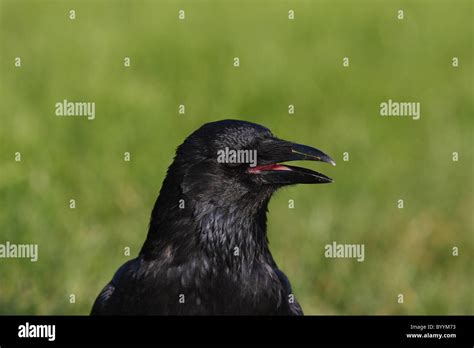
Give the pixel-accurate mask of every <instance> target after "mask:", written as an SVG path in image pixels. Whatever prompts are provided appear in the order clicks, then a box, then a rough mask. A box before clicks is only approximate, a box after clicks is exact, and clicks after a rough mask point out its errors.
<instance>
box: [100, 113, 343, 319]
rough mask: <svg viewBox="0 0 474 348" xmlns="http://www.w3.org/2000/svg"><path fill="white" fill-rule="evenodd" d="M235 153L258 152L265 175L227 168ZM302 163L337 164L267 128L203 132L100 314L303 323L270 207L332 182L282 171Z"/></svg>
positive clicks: (186, 150)
mask: <svg viewBox="0 0 474 348" xmlns="http://www.w3.org/2000/svg"><path fill="white" fill-rule="evenodd" d="M226 148H227V150H235V151H238V150H250V151H252V150H256V154H257V161H256V166H252V164H251V163H250V164H249V163H233V162H236V161H233V160H232V158H228V161H227V162H225V163H221V162H222V161H219V160H218V154H219V151H221V150H222V151H224V150H225V149H226ZM228 153H230V151H229V152H228ZM240 153H241V154H244V153H245V152H242V151H240ZM248 153H249V152H247V154H248ZM241 157H244V156H241ZM247 158H248V157H247ZM233 159H234V160H235V158H233ZM294 160H313V161H322V162H326V163H330V164H332V165H335V163H334V161H333V160H332V159H331V158H330V157H329V156H328V155H326V154H324V153H323V152H321V151H319V150H317V149H314V148H312V147H309V146H305V145H299V144H295V143H292V142H288V141H284V140H280V139H278V138H276V137H275V136H273V134H272V133H271V132H270V130H268V129H267V128H265V127H263V126H260V125H258V124H254V123H250V122H244V121H237V120H224V121H218V122H212V123H207V124H205V125H203V126H202V127H201V128H199V129H198V130H196V131H195V132H194V133H193V134H191V135H190V136H189V137H188V138H187V139H186V140H185V141H184V143H183V144H182V145H180V146H179V147H178V149H177V151H176V156H175V158H174V161H173V163H172V164H171V166H170V167H169V168H168V173H167V175H166V178H165V180H164V182H163V185H162V188H161V191H160V195H159V197H158V199H157V201H156V203H155V206H154V208H153V211H152V214H151V221H150V226H149V230H148V235H147V238H146V240H145V243H144V245H143V247H142V249H141V251H140V254H139V255H138V257H137V258H135V259H133V260H130V261H128V262H126V263H125V264H124V265H122V266H121V267H120V268H119V269H118V271H117V272H116V273H115V275H114V277H113V279H112V280H111V281H110V283H109V284H107V285H106V287H105V288H104V289H103V290H102V292H101V293H100V294H99V296H98V297H97V299H96V301H95V303H94V306H93V308H92V313H91V314H93V315H95V314H158V315H161V314H165V315H166V314H170V315H176V314H177V315H180V314H182V315H302V314H303V312H302V310H301V307H300V305H299V304H298V302H297V301H296V300H295V299H294V296H293V294H292V292H291V287H290V283H289V281H288V278H287V277H286V276H285V274H284V273H283V272H282V271H280V270H279V269H278V266H277V265H276V263H275V261H274V260H273V257H272V254H271V253H270V250H269V248H268V240H267V227H266V225H267V216H266V214H267V206H268V202H269V200H270V198H271V196H272V194H273V193H274V192H275V191H276V190H278V189H279V188H280V187H283V186H287V185H292V184H298V183H304V184H320V183H329V182H332V180H331V179H330V178H328V177H327V176H325V175H323V174H320V173H318V172H315V171H312V170H309V169H305V168H299V167H294V166H289V165H286V164H279V163H280V162H287V161H294Z"/></svg>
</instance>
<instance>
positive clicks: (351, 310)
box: [0, 0, 474, 314]
mask: <svg viewBox="0 0 474 348" xmlns="http://www.w3.org/2000/svg"><path fill="white" fill-rule="evenodd" d="M71 9H74V10H75V11H76V19H75V20H70V19H69V10H71ZM180 9H183V10H185V16H186V18H185V20H179V19H178V11H179V10H180ZM290 9H292V10H294V11H295V19H294V20H289V19H288V11H289V10H290ZM400 9H403V10H404V12H405V13H404V14H405V18H404V19H403V20H399V19H397V11H398V10H400ZM472 17H473V2H472V1H357V2H355V1H329V0H328V1H247V0H245V1H244V0H242V1H225V2H224V1H13V0H0V19H1V23H0V29H1V30H0V39H1V55H0V59H1V61H0V62H1V64H0V69H1V70H0V73H1V86H0V100H1V106H0V111H1V114H0V117H1V127H0V139H1V142H0V144H1V147H0V157H1V164H0V165H1V166H0V170H1V171H0V205H1V209H0V243H5V242H6V241H10V242H11V243H38V244H39V260H38V262H36V263H33V262H30V261H29V260H25V259H0V313H1V314H88V313H89V311H90V308H91V305H92V303H93V301H94V299H95V297H96V296H97V294H98V293H99V291H100V290H101V289H102V287H103V286H104V285H105V284H106V283H107V282H108V281H109V280H110V279H111V277H112V275H113V273H114V272H115V270H116V269H117V268H118V267H119V266H120V265H121V264H122V263H123V262H125V261H126V260H128V259H130V258H131V257H134V256H135V255H136V254H137V253H138V251H139V249H140V247H141V245H142V243H143V241H144V239H145V236H146V232H147V226H148V222H149V215H150V212H151V209H152V206H153V204H154V201H155V199H156V197H157V194H158V192H159V189H160V187H161V182H162V180H163V178H164V175H165V171H166V168H167V167H168V165H169V164H170V163H171V160H172V157H173V154H174V151H175V149H176V147H177V146H178V145H179V144H180V143H181V142H182V141H183V140H184V138H185V137H186V136H187V135H188V134H189V133H191V132H192V131H193V130H195V129H196V128H198V127H199V126H200V125H202V124H203V123H206V122H209V121H214V120H218V119H224V118H237V119H243V120H248V121H252V122H256V123H260V124H263V125H265V126H267V127H268V128H270V129H271V130H272V131H273V132H274V133H275V134H276V135H278V136H279V137H281V138H283V139H288V140H293V141H297V142H300V143H303V144H308V145H313V146H315V147H318V148H320V149H322V150H323V151H325V152H327V153H329V154H330V155H331V156H332V157H333V158H334V159H335V160H336V162H337V164H338V165H337V167H335V168H331V167H329V166H325V165H324V166H323V165H320V164H317V163H316V164H310V166H311V168H314V169H316V170H321V171H322V172H323V173H325V174H327V175H329V176H331V177H333V178H334V179H335V183H334V184H332V185H320V186H304V185H300V186H295V187H291V188H287V189H285V190H282V191H281V192H279V193H278V194H277V195H276V196H275V197H274V198H273V199H272V201H271V204H270V208H269V209H270V212H269V217H268V218H269V239H270V247H271V250H272V252H273V255H274V257H275V260H276V261H277V263H278V264H279V266H280V268H281V269H282V270H283V271H284V272H285V273H286V274H287V275H288V277H289V279H290V281H291V282H292V285H293V290H294V293H295V294H296V297H297V299H298V300H299V301H300V303H301V305H302V307H303V309H304V311H305V313H306V314H468V313H470V314H473V313H474V296H473V295H472V294H473V293H474V286H473V267H472V266H473V264H472V257H473V252H474V241H473V239H474V238H473V232H474V230H473V227H474V223H473V222H474V221H473V211H474V209H473V208H474V207H473V148H474V146H473V138H472V134H473V133H472V132H473V124H474V122H473V116H474V115H473V111H474V107H473V64H472V62H473V26H472ZM15 57H21V60H22V66H21V68H17V67H15V66H14V59H15ZM124 57H130V59H131V66H130V67H128V68H126V67H124V65H123V60H124ZM234 57H239V58H240V67H239V68H235V67H234V66H233V58H234ZM343 57H349V59H350V66H349V67H346V68H345V67H343V66H342V59H343ZM453 57H458V58H459V67H457V68H454V67H453V66H452V64H451V63H452V58H453ZM63 99H67V100H69V101H93V102H95V103H96V119H95V120H93V121H88V120H87V119H85V118H74V117H56V116H55V103H57V102H61V101H62V100H63ZM388 99H392V100H394V101H414V102H420V103H421V119H420V120H418V121H414V120H412V119H411V118H396V117H392V118H387V117H381V116H380V115H379V105H380V103H381V102H383V101H386V100H388ZM180 104H184V105H185V106H186V113H185V115H180V114H179V113H178V106H179V105H180ZM289 104H293V105H295V114H294V115H289V114H288V105H289ZM127 151H128V152H130V153H131V161H130V162H125V161H124V160H123V155H124V152H127ZM15 152H21V155H22V161H21V162H15V160H14V154H15ZM344 152H348V153H349V156H350V160H349V161H343V153H344ZM453 152H458V153H459V161H458V162H454V161H453V160H452V153H453ZM305 165H307V164H305ZM70 199H75V200H76V208H75V209H70V208H69V200H70ZM290 199H293V200H294V201H295V208H294V209H289V208H288V200H290ZM398 199H403V200H404V205H405V206H404V209H398V208H397V201H398ZM332 241H336V242H338V243H363V244H365V261H364V262H357V261H356V260H355V259H327V258H325V257H324V246H325V244H327V243H332ZM127 246H129V247H130V248H131V256H130V257H128V256H125V255H124V248H125V247H127ZM453 247H458V248H459V256H457V257H455V256H453V255H452V248H453ZM70 294H75V296H76V302H75V303H70V302H69V295H70ZM398 294H403V295H404V303H403V304H399V303H398V302H397V295H398Z"/></svg>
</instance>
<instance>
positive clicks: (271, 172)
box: [175, 120, 336, 200]
mask: <svg viewBox="0 0 474 348" xmlns="http://www.w3.org/2000/svg"><path fill="white" fill-rule="evenodd" d="M297 160H298V161H301V160H308V161H320V162H326V163H329V164H331V165H333V166H335V165H336V163H335V162H334V160H332V159H331V157H329V156H328V155H326V154H325V153H324V152H322V151H320V150H318V149H315V148H313V147H310V146H306V145H301V144H297V143H294V142H290V141H286V140H282V139H279V138H277V137H275V136H274V135H273V134H272V132H271V131H270V130H269V129H267V128H265V127H263V126H261V125H258V124H255V123H250V122H245V121H238V120H223V121H217V122H211V123H207V124H205V125H203V126H202V127H200V128H199V129H198V130H196V131H195V132H194V133H193V134H191V135H190V136H189V137H188V138H187V139H186V140H185V142H184V143H183V144H182V145H181V146H180V147H179V148H178V151H177V154H176V158H175V163H178V164H179V168H185V169H184V172H183V175H184V178H183V185H182V186H183V192H184V193H186V192H191V191H192V192H193V193H195V194H196V195H199V194H200V193H202V192H203V191H204V190H212V193H213V194H216V195H219V194H224V193H226V194H225V196H226V199H230V200H232V199H233V198H235V199H239V198H240V197H241V196H242V195H244V194H248V193H259V192H261V191H267V192H272V191H275V190H276V189H278V188H279V187H282V186H288V185H293V184H323V183H330V182H332V179H331V178H329V177H327V176H326V175H324V174H321V173H319V172H316V171H314V170H311V169H307V168H301V167H296V166H291V165H288V164H286V163H285V162H290V161H297ZM215 199H219V197H215Z"/></svg>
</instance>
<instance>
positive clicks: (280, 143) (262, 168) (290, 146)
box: [247, 139, 336, 185]
mask: <svg viewBox="0 0 474 348" xmlns="http://www.w3.org/2000/svg"><path fill="white" fill-rule="evenodd" d="M257 157H258V162H257V164H258V165H257V166H255V167H249V168H248V170H247V171H248V173H250V174H254V175H258V176H259V177H260V179H261V180H262V181H263V183H265V184H280V185H291V184H324V183H330V182H333V180H332V179H331V178H329V177H327V176H326V175H324V174H321V173H318V172H316V171H314V170H311V169H306V168H300V167H295V166H289V165H286V164H280V162H289V161H302V160H308V161H320V162H326V163H329V164H331V165H333V166H335V165H336V162H334V160H333V159H332V158H331V157H329V156H328V155H326V154H325V153H324V152H322V151H320V150H318V149H315V148H312V147H310V146H306V145H300V144H295V143H292V142H289V141H284V140H280V139H270V140H267V141H265V142H264V143H263V144H262V146H261V147H260V149H259V151H258V153H257Z"/></svg>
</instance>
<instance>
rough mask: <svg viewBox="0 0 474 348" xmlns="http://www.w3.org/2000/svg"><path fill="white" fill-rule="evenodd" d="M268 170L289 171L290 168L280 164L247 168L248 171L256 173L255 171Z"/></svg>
mask: <svg viewBox="0 0 474 348" xmlns="http://www.w3.org/2000/svg"><path fill="white" fill-rule="evenodd" d="M269 170H290V171H291V169H290V168H288V167H286V166H283V165H281V164H267V165H266V166H257V167H250V168H249V169H248V172H249V173H253V174H256V173H260V172H264V171H269Z"/></svg>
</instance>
